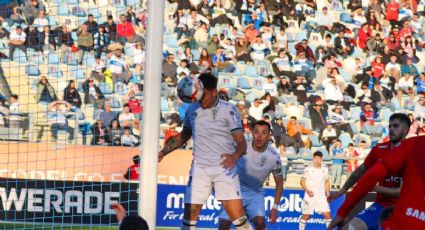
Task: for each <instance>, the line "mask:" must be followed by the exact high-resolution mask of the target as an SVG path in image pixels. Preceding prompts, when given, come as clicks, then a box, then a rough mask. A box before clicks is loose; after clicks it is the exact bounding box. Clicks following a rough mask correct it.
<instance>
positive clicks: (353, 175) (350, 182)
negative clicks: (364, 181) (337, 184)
mask: <svg viewBox="0 0 425 230" xmlns="http://www.w3.org/2000/svg"><path fill="white" fill-rule="evenodd" d="M366 170H367V168H366V166H365V165H364V164H361V165H360V166H359V167H357V168H356V170H354V172H353V173H351V175H350V176H349V177H348V179H347V181H346V182H345V184H344V185H343V186H342V188H341V189H340V190H339V191H337V192H335V193H332V194H330V195H329V196H328V201H329V202H331V201H333V200H335V199H337V198H338V197H340V196H342V195H344V194H345V193H346V192H347V191H348V190H349V189H350V188H351V187H353V186H354V185H355V184H356V183H357V181H358V180H359V179H360V177H361V176H362V175H363V174H364V173H365V172H366Z"/></svg>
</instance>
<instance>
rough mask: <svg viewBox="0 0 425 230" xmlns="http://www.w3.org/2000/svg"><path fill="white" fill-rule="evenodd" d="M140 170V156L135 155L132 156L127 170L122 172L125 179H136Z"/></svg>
mask: <svg viewBox="0 0 425 230" xmlns="http://www.w3.org/2000/svg"><path fill="white" fill-rule="evenodd" d="M139 172H140V157H139V155H135V156H134V157H133V165H131V166H130V167H128V169H127V172H126V173H125V174H124V178H125V179H127V180H138V179H139V175H140V174H139Z"/></svg>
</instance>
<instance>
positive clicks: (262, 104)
mask: <svg viewBox="0 0 425 230" xmlns="http://www.w3.org/2000/svg"><path fill="white" fill-rule="evenodd" d="M269 104H270V102H269V101H267V100H261V99H259V98H256V99H255V100H254V104H253V105H251V107H250V108H249V110H248V113H249V115H250V116H251V117H253V118H255V120H257V121H259V120H261V119H262V118H263V111H264V108H266V107H267V106H268V105H269Z"/></svg>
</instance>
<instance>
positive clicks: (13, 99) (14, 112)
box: [9, 94, 21, 128]
mask: <svg viewBox="0 0 425 230" xmlns="http://www.w3.org/2000/svg"><path fill="white" fill-rule="evenodd" d="M18 100H19V97H18V95H16V94H12V95H11V96H10V105H9V127H16V128H19V127H20V123H21V112H20V106H19V101H18Z"/></svg>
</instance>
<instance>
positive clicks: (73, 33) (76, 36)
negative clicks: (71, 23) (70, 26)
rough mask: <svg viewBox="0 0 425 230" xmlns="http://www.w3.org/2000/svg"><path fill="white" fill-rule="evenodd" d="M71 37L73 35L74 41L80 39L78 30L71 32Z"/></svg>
mask: <svg viewBox="0 0 425 230" xmlns="http://www.w3.org/2000/svg"><path fill="white" fill-rule="evenodd" d="M71 37H72V40H74V41H78V35H77V32H74V31H73V32H71Z"/></svg>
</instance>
